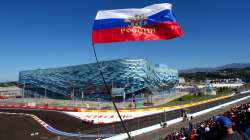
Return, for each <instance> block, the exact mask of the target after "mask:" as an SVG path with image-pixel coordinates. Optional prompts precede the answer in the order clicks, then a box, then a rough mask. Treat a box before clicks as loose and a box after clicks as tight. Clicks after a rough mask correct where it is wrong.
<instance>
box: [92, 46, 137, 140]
mask: <svg viewBox="0 0 250 140" xmlns="http://www.w3.org/2000/svg"><path fill="white" fill-rule="evenodd" d="M92 48H93V52H94V55H95V60H96V63H97V67H98V69H99V72H100V75H101V77H102V81H103V83H104V87H105V89H106V90H107V92H108V93H109V95H110V99H111V101H112V103H113V106H114V108H115V110H116V113H117V115H118V117H119V118H120V121H121V123H122V126H123V129H124V130H125V132H126V133H127V135H128V139H130V140H132V138H131V136H130V134H129V131H128V129H127V127H126V125H125V124H124V121H123V119H122V117H121V114H120V112H119V110H118V108H117V106H116V104H115V101H114V100H113V99H112V93H111V92H110V90H109V89H108V85H107V83H106V81H105V78H104V76H103V72H102V69H101V65H100V62H99V60H98V58H97V55H96V50H95V44H94V43H92Z"/></svg>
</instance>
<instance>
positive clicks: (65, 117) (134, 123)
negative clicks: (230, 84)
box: [0, 92, 250, 139]
mask: <svg viewBox="0 0 250 140" xmlns="http://www.w3.org/2000/svg"><path fill="white" fill-rule="evenodd" d="M249 96H250V92H243V93H241V94H237V95H233V96H223V97H219V98H215V99H211V100H207V101H202V102H196V103H192V104H186V105H181V106H173V107H161V108H147V109H133V110H121V113H127V112H130V113H136V112H147V111H152V112H153V111H154V113H153V114H146V116H139V117H135V118H133V119H128V120H125V124H126V125H127V128H128V129H129V131H134V130H140V129H142V128H147V127H149V126H153V125H155V124H159V123H160V122H162V121H169V120H173V119H176V118H179V117H180V116H181V112H182V108H187V109H188V110H189V112H190V113H192V114H193V113H197V112H201V111H202V110H205V109H209V108H212V107H215V106H218V105H221V104H225V103H227V102H230V101H234V100H237V99H240V98H243V97H245V98H246V97H247V98H249ZM239 103H240V102H239ZM162 110H164V112H163V111H162ZM157 111H159V112H157ZM0 112H2V113H23V114H25V115H27V116H30V117H31V118H33V119H34V120H36V121H37V122H38V123H39V124H41V125H42V126H43V127H44V128H45V129H47V130H48V131H50V132H52V133H55V134H57V135H62V136H70V137H86V138H90V139H93V138H94V137H95V138H96V135H97V132H98V133H99V134H101V135H100V136H101V137H103V138H104V137H110V136H113V135H117V134H121V133H124V131H123V129H122V126H121V124H120V123H119V122H114V123H109V124H95V123H93V122H92V123H90V122H86V121H85V120H82V119H79V118H77V117H72V114H71V115H69V114H67V113H65V112H62V111H50V110H43V109H14V108H0ZM83 112H86V113H87V112H88V111H86V110H80V112H78V113H83ZM89 112H92V113H95V112H97V113H100V112H107V113H115V112H114V111H110V110H102V111H101V110H99V111H96V110H89ZM0 115H1V114H0Z"/></svg>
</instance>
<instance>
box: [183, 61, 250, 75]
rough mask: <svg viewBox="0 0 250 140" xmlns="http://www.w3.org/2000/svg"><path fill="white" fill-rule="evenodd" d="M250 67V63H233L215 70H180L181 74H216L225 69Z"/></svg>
mask: <svg viewBox="0 0 250 140" xmlns="http://www.w3.org/2000/svg"><path fill="white" fill-rule="evenodd" d="M247 67H250V63H232V64H227V65H223V66H219V67H215V68H192V69H185V70H180V71H179V72H180V73H196V72H215V71H219V70H224V69H234V68H247Z"/></svg>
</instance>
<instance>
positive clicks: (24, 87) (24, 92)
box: [22, 82, 25, 98]
mask: <svg viewBox="0 0 250 140" xmlns="http://www.w3.org/2000/svg"><path fill="white" fill-rule="evenodd" d="M22 94H23V95H22V96H23V98H24V94H25V82H24V83H23V93H22Z"/></svg>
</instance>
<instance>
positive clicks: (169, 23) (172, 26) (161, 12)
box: [92, 3, 183, 44]
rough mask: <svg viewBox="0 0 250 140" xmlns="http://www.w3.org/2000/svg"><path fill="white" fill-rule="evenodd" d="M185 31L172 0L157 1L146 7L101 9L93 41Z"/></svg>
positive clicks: (160, 36)
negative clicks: (174, 9) (173, 7)
mask: <svg viewBox="0 0 250 140" xmlns="http://www.w3.org/2000/svg"><path fill="white" fill-rule="evenodd" d="M182 35H183V31H182V29H181V28H180V26H179V25H178V24H177V22H176V19H175V16H174V14H173V11H172V5H171V4H169V3H162V4H154V5H150V6H147V7H144V8H142V9H132V8H131V9H117V10H104V11H98V13H97V15H96V17H95V21H94V27H93V32H92V42H93V44H95V43H111V42H122V41H143V40H166V39H172V38H176V37H179V36H182Z"/></svg>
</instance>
